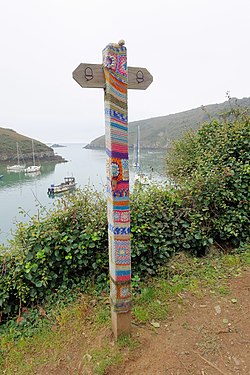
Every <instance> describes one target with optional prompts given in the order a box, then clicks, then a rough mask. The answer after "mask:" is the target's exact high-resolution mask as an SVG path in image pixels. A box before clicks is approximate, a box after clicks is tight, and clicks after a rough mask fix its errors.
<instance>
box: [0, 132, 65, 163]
mask: <svg viewBox="0 0 250 375" xmlns="http://www.w3.org/2000/svg"><path fill="white" fill-rule="evenodd" d="M16 143H18V146H19V149H20V152H21V154H22V156H23V158H24V160H25V161H29V160H32V157H33V154H32V139H31V138H28V137H25V136H24V135H21V134H19V133H17V132H16V131H14V130H12V129H7V128H1V127H0V162H11V161H13V162H15V161H16V160H17V147H16ZM34 149H35V155H36V159H37V160H39V162H42V161H57V162H60V161H64V159H63V158H62V157H61V156H58V155H55V153H54V150H53V149H52V148H51V147H49V146H47V145H45V144H44V143H42V142H39V141H36V140H34Z"/></svg>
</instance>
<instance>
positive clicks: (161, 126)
mask: <svg viewBox="0 0 250 375" xmlns="http://www.w3.org/2000/svg"><path fill="white" fill-rule="evenodd" d="M232 106H241V107H248V108H250V98H243V99H236V98H232V99H230V100H228V101H226V102H224V103H220V104H210V105H207V106H202V107H199V108H195V109H191V110H188V111H184V112H180V113H176V114H171V115H167V116H161V117H154V118H150V119H146V120H141V121H134V122H131V123H129V145H130V146H132V145H133V144H135V143H136V132H137V127H138V126H140V146H141V148H144V149H147V148H148V149H160V148H167V147H168V146H169V143H170V141H171V140H172V139H175V138H179V137H180V136H181V135H182V133H183V132H185V131H186V130H188V129H194V130H197V129H198V128H199V126H200V125H201V124H202V123H204V122H205V121H207V120H209V118H210V117H218V116H219V115H220V114H223V113H225V112H226V111H228V110H229V109H230V108H231V107H232ZM104 145H105V136H104V135H103V136H101V137H98V138H96V139H95V140H93V141H92V142H91V143H90V144H89V145H87V146H86V148H90V149H103V148H104V147H105V146H104Z"/></svg>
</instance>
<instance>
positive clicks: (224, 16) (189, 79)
mask: <svg viewBox="0 0 250 375" xmlns="http://www.w3.org/2000/svg"><path fill="white" fill-rule="evenodd" d="M120 39H124V40H125V42H126V47H127V53H128V65H130V66H141V67H145V68H147V69H148V70H149V72H150V73H151V74H152V75H153V77H154V82H153V83H152V84H151V86H149V88H148V89H147V90H145V91H141V90H138V91H137V90H130V91H129V96H128V104H129V121H135V120H140V119H146V118H151V117H157V116H164V115H168V114H171V113H177V112H181V111H184V110H188V109H192V108H197V107H199V106H201V105H206V104H212V103H220V102H224V101H225V100H226V92H227V91H228V90H229V91H230V93H231V96H234V97H238V98H242V97H249V96H250V78H249V77H250V73H249V72H250V1H249V0H237V1H236V0H234V1H233V0H153V1H148V0H127V1H124V0H123V1H103V0H99V1H98V0H0V127H7V128H12V129H14V130H16V131H17V132H19V133H21V134H23V135H26V136H29V137H31V138H34V139H37V140H39V141H41V142H62V143H63V142H89V141H91V140H92V139H94V138H96V137H97V136H100V135H102V134H104V101H103V90H102V89H83V88H81V87H80V86H79V85H78V84H77V83H76V82H75V81H74V80H73V78H72V72H73V70H74V69H75V68H76V67H77V66H78V65H79V64H80V63H81V62H87V63H101V62H102V50H103V48H104V47H105V46H106V45H107V44H108V43H110V42H118V41H119V40H120Z"/></svg>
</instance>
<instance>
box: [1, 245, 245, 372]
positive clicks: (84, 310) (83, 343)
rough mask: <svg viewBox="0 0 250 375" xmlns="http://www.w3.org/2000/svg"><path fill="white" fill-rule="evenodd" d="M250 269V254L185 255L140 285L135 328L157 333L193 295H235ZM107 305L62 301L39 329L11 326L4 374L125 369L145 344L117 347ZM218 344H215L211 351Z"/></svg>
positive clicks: (92, 299) (4, 339) (129, 340)
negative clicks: (238, 280) (232, 284)
mask: <svg viewBox="0 0 250 375" xmlns="http://www.w3.org/2000/svg"><path fill="white" fill-rule="evenodd" d="M249 265H250V251H249V249H248V250H247V251H246V252H245V253H235V254H225V255H218V254H214V255H210V256H208V257H205V258H202V259H198V258H192V257H190V256H188V255H185V254H180V255H177V256H175V257H174V258H173V259H172V260H171V261H170V262H169V263H168V265H167V266H166V267H164V268H162V269H161V270H160V273H159V275H158V277H156V278H154V279H150V280H148V281H147V282H142V281H140V280H138V281H137V283H136V290H135V293H134V297H133V299H134V301H133V304H134V307H133V311H132V319H133V324H140V325H141V324H142V325H143V324H144V325H148V326H150V327H152V325H151V324H152V323H153V324H154V323H158V322H159V323H160V322H162V321H164V320H165V319H166V318H167V316H168V315H169V314H170V313H171V309H172V308H174V304H175V303H176V302H177V303H178V304H181V303H182V297H183V295H184V294H185V293H187V292H189V293H192V294H195V295H196V296H198V297H202V296H203V295H205V294H206V293H210V292H212V293H215V294H217V295H226V294H229V293H230V290H229V289H228V287H227V280H228V278H230V277H237V276H240V275H241V273H242V272H243V271H244V269H246V268H247V267H249ZM107 299H108V296H107V295H104V296H101V297H97V296H96V295H94V294H93V295H80V296H78V297H77V299H76V300H75V301H71V302H70V304H67V303H63V301H61V303H60V304H59V305H57V306H56V305H55V304H54V305H53V306H52V308H50V310H49V309H48V310H47V311H45V310H43V311H44V312H46V314H43V315H39V314H37V315H35V314H34V317H33V328H32V325H30V326H27V328H26V330H21V329H20V323H19V325H18V324H16V322H11V324H9V325H8V326H6V327H5V329H4V330H3V331H2V335H1V338H0V350H1V355H0V368H2V369H3V372H2V373H3V374H6V375H12V374H18V375H24V374H26V375H28V374H34V373H35V372H36V371H37V370H39V371H43V373H46V371H47V373H50V372H51V373H55V372H54V371H58V373H59V372H60V368H67V366H68V365H69V363H70V366H71V367H70V371H71V372H70V373H72V374H74V373H75V374H78V373H82V374H84V373H86V374H96V375H103V374H105V371H106V370H107V368H108V367H110V366H112V365H119V364H120V363H122V362H123V361H124V358H125V357H126V355H127V353H129V352H130V351H132V350H134V349H136V348H137V347H138V346H139V342H138V339H137V337H133V335H132V336H131V337H128V336H123V337H121V338H120V339H119V340H118V341H117V343H115V342H114V340H113V337H112V332H111V328H110V326H111V321H110V307H109V305H108V303H107ZM44 309H45V307H44ZM40 312H41V310H40ZM150 323H151V324H150ZM22 324H24V322H22ZM34 327H35V328H34ZM152 329H155V328H154V327H152ZM213 344H214V342H213V340H212V339H211V348H210V347H209V350H210V349H211V351H212V350H213Z"/></svg>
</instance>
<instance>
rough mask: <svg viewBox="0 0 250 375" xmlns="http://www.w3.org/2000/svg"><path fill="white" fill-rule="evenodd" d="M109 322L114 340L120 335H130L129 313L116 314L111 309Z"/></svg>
mask: <svg viewBox="0 0 250 375" xmlns="http://www.w3.org/2000/svg"><path fill="white" fill-rule="evenodd" d="M111 321H112V329H113V334H114V336H115V340H117V339H118V338H119V337H120V336H121V335H127V336H128V335H130V333H131V311H128V312H126V313H119V314H118V313H117V312H115V311H113V309H111Z"/></svg>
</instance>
